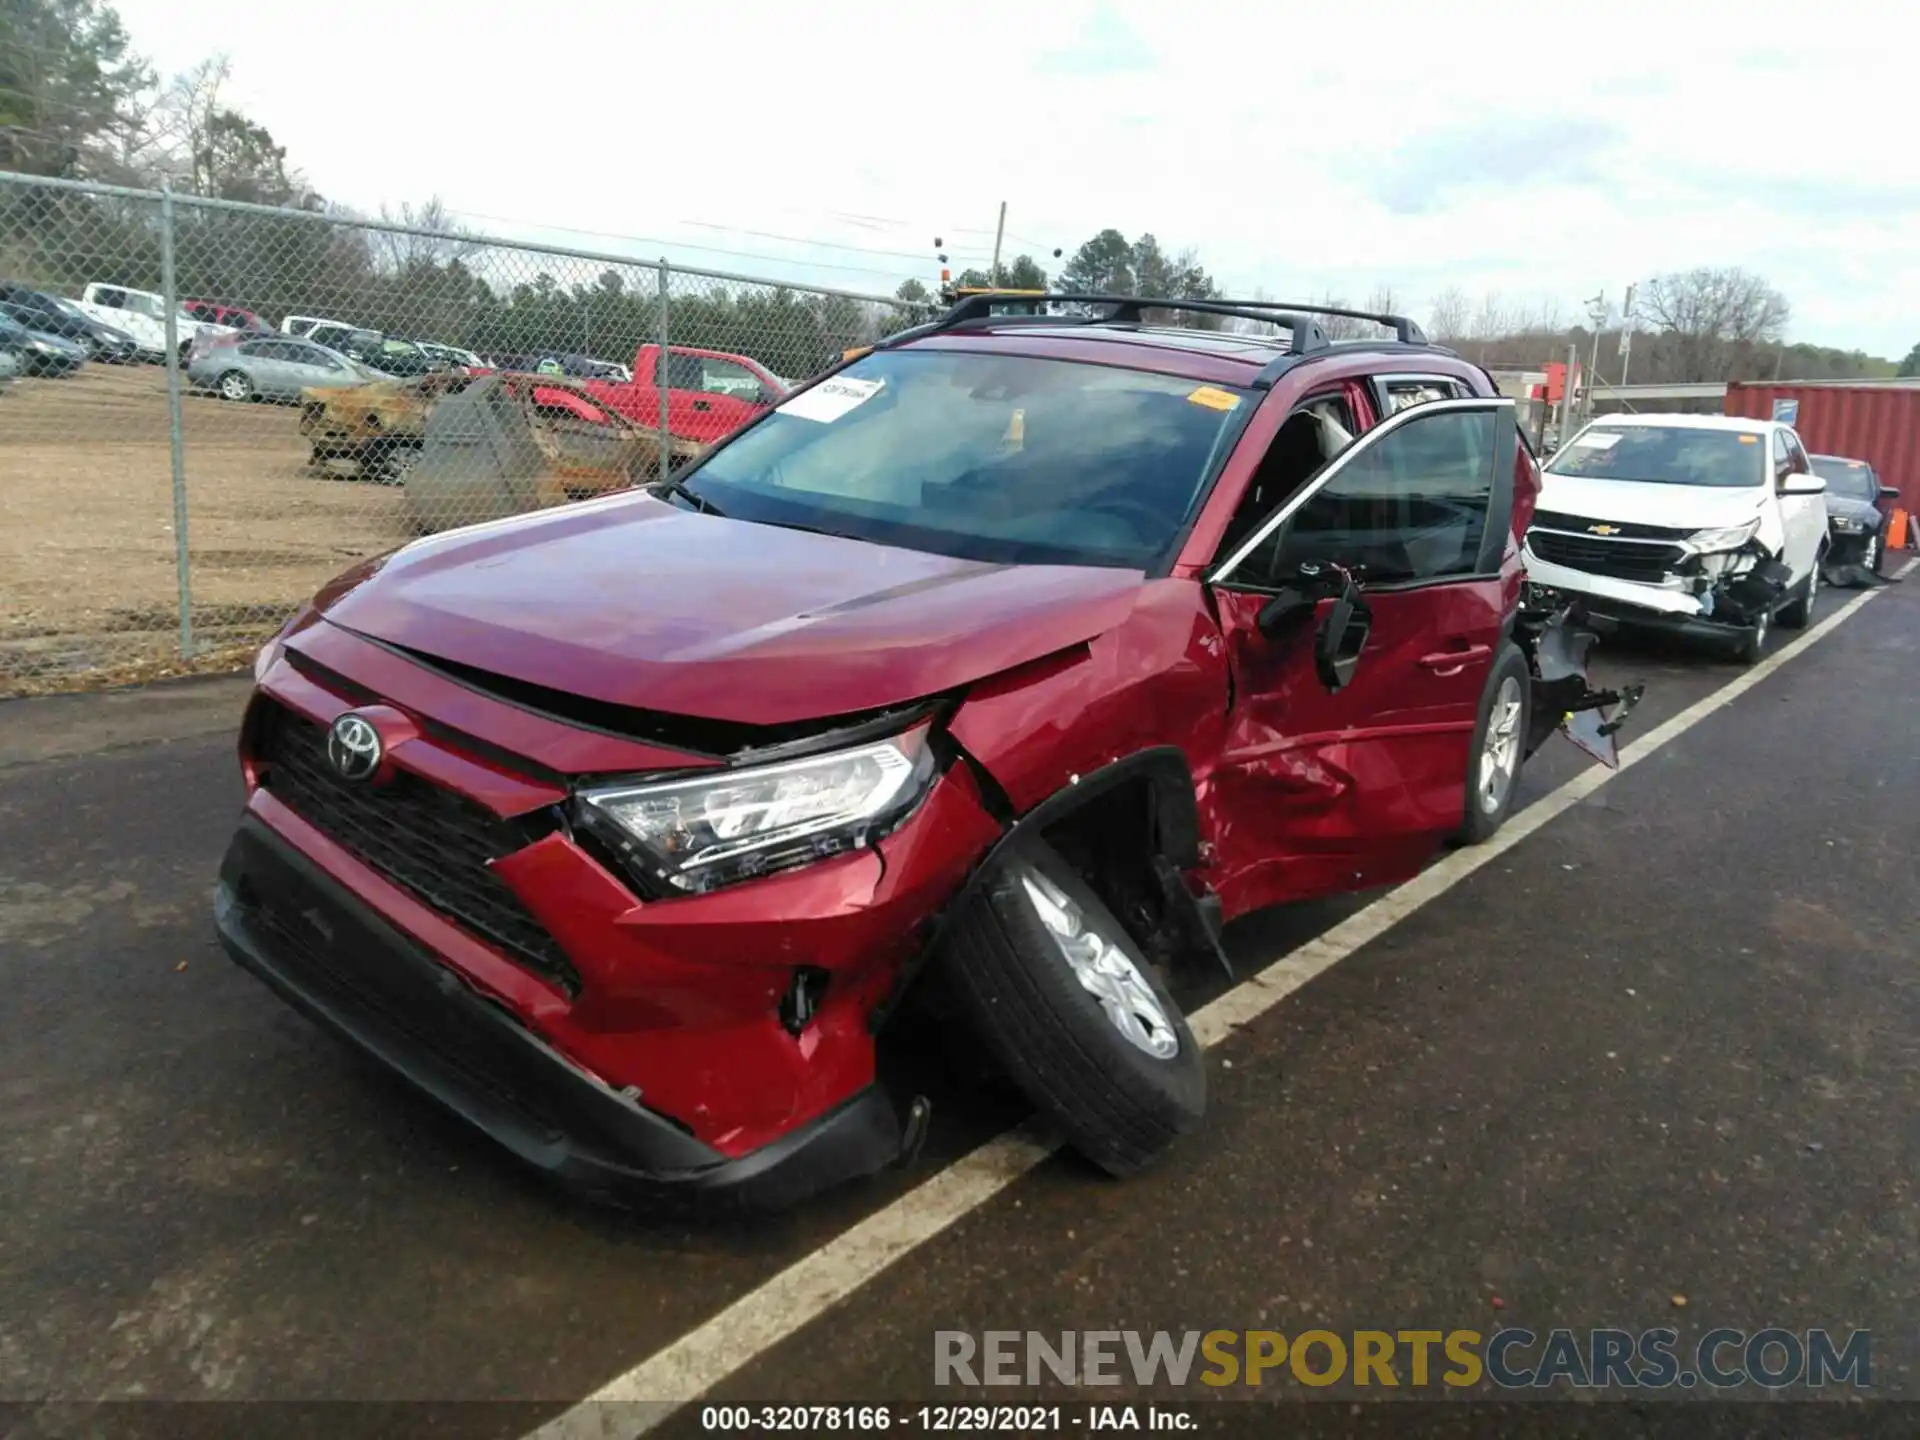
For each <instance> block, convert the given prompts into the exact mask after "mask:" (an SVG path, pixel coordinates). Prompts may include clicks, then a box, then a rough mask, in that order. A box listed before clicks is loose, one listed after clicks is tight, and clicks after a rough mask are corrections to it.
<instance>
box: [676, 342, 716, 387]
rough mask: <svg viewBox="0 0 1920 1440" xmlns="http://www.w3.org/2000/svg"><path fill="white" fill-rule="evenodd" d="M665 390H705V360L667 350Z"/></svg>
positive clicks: (681, 352) (698, 356) (701, 357)
mask: <svg viewBox="0 0 1920 1440" xmlns="http://www.w3.org/2000/svg"><path fill="white" fill-rule="evenodd" d="M666 371H667V388H668V389H669V390H704V389H706V388H707V387H706V378H707V366H706V359H705V357H704V356H700V355H688V354H686V353H685V352H683V351H680V350H669V351H668V352H667V361H666Z"/></svg>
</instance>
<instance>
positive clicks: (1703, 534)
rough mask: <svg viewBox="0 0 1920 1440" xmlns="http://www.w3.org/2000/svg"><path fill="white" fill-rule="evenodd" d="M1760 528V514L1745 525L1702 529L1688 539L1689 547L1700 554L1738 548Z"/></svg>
mask: <svg viewBox="0 0 1920 1440" xmlns="http://www.w3.org/2000/svg"><path fill="white" fill-rule="evenodd" d="M1759 529H1760V520H1759V517H1758V516H1755V517H1754V518H1753V519H1751V520H1749V521H1748V522H1747V523H1746V524H1744V525H1729V526H1727V527H1726V528H1725V529H1723V530H1702V531H1699V532H1698V533H1697V534H1695V535H1694V537H1693V538H1692V539H1691V540H1689V541H1687V548H1688V549H1690V550H1692V551H1694V552H1695V553H1696V554H1700V555H1711V554H1713V553H1714V552H1715V551H1718V550H1738V549H1739V548H1740V547H1741V546H1742V545H1744V544H1746V543H1747V541H1749V540H1751V539H1752V538H1753V537H1754V535H1755V533H1756V532H1757V531H1758V530H1759Z"/></svg>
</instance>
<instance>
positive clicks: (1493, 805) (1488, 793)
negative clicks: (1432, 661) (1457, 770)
mask: <svg viewBox="0 0 1920 1440" xmlns="http://www.w3.org/2000/svg"><path fill="white" fill-rule="evenodd" d="M1532 678H1533V677H1532V673H1531V672H1530V671H1529V670H1528V669H1527V657H1526V656H1524V655H1522V654H1521V653H1520V649H1519V647H1518V646H1517V645H1514V644H1512V643H1511V642H1509V643H1508V644H1506V645H1505V646H1503V647H1502V648H1501V651H1500V658H1499V659H1498V660H1496V661H1495V662H1494V666H1493V673H1492V674H1490V675H1488V676H1487V688H1486V691H1485V693H1484V694H1482V695H1481V697H1480V719H1479V722H1478V723H1477V724H1476V725H1475V726H1474V729H1473V748H1472V750H1471V751H1470V752H1469V754H1470V755H1471V756H1472V760H1471V761H1470V763H1469V766H1468V771H1467V813H1466V818H1465V819H1464V820H1463V821H1462V822H1461V825H1460V832H1459V834H1458V835H1457V836H1456V837H1455V839H1456V840H1457V841H1458V842H1459V843H1460V844H1462V845H1478V844H1480V843H1481V842H1482V841H1485V840H1490V839H1492V838H1493V836H1494V834H1495V832H1496V831H1498V830H1499V829H1500V827H1501V826H1502V825H1504V824H1506V823H1507V816H1508V815H1510V814H1511V813H1512V812H1513V797H1514V793H1515V792H1516V791H1517V790H1518V789H1519V788H1520V785H1519V781H1520V762H1521V760H1522V759H1523V758H1525V757H1524V755H1523V751H1524V750H1525V749H1526V743H1527V723H1528V719H1529V716H1528V710H1529V708H1530V705H1531V695H1530V691H1531V688H1532V686H1531V681H1532Z"/></svg>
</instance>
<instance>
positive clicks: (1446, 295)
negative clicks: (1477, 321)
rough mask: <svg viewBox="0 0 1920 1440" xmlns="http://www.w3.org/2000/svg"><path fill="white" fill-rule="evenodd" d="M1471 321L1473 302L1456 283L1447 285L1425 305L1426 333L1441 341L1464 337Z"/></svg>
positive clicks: (1468, 331)
mask: <svg viewBox="0 0 1920 1440" xmlns="http://www.w3.org/2000/svg"><path fill="white" fill-rule="evenodd" d="M1472 322H1473V302H1472V301H1471V300H1469V299H1468V298H1467V292H1466V291H1464V290H1462V289H1461V288H1460V287H1459V286H1458V285H1449V286H1448V287H1447V288H1446V289H1444V290H1442V291H1441V292H1440V293H1439V294H1438V295H1436V296H1434V297H1433V302H1432V303H1431V304H1430V305H1429V306H1428V307H1427V334H1429V335H1431V336H1432V337H1433V338H1434V339H1435V340H1439V341H1441V342H1443V343H1445V342H1451V341H1455V340H1464V339H1466V338H1467V336H1468V335H1469V334H1470V333H1471V331H1470V327H1471V325H1472Z"/></svg>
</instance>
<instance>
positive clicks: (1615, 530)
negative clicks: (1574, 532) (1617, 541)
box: [1587, 525, 1620, 535]
mask: <svg viewBox="0 0 1920 1440" xmlns="http://www.w3.org/2000/svg"><path fill="white" fill-rule="evenodd" d="M1587 533H1588V534H1589V535H1618V534H1619V533H1620V527H1619V526H1618V525H1589V526H1587Z"/></svg>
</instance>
